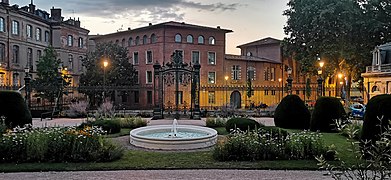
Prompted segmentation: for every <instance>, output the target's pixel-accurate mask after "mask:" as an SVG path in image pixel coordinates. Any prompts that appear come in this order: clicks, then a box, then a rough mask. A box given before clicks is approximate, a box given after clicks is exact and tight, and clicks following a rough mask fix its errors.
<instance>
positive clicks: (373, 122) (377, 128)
mask: <svg viewBox="0 0 391 180" xmlns="http://www.w3.org/2000/svg"><path fill="white" fill-rule="evenodd" d="M390 120H391V95H389V94H383V95H377V96H374V97H373V98H371V99H370V100H369V101H368V104H367V107H366V112H365V114H364V123H363V127H362V134H361V140H362V141H366V140H373V141H376V140H379V137H380V134H382V132H384V131H385V129H386V128H388V126H390V122H389V121H390Z"/></svg>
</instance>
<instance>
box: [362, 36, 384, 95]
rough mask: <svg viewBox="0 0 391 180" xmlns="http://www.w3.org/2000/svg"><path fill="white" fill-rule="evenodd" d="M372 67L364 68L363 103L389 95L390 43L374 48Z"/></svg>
mask: <svg viewBox="0 0 391 180" xmlns="http://www.w3.org/2000/svg"><path fill="white" fill-rule="evenodd" d="M372 53H373V58H372V65H371V66H367V67H366V71H365V73H362V74H361V76H362V77H363V78H364V87H365V89H364V90H365V92H364V102H368V100H369V99H370V98H372V97H373V96H376V95H379V94H390V93H391V43H386V44H383V45H380V46H376V47H375V49H374V50H373V52H372Z"/></svg>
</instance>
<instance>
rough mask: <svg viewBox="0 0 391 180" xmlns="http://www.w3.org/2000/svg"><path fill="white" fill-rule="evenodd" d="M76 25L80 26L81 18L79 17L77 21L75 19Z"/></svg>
mask: <svg viewBox="0 0 391 180" xmlns="http://www.w3.org/2000/svg"><path fill="white" fill-rule="evenodd" d="M75 26H76V27H80V20H79V18H77V21H75Z"/></svg>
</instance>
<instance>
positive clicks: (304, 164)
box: [0, 150, 317, 172]
mask: <svg viewBox="0 0 391 180" xmlns="http://www.w3.org/2000/svg"><path fill="white" fill-rule="evenodd" d="M212 168H213V169H297V170H303V169H310V170H316V169H317V166H316V162H315V161H288V160H284V161H256V162H249V161H242V162H219V161H216V160H214V159H213V158H212V152H211V151H205V152H146V151H139V150H137V151H136V150H130V151H127V152H126V153H125V155H124V156H123V157H122V158H121V159H120V160H118V161H114V162H109V163H23V164H1V165H0V172H29V171H81V170H123V169H212Z"/></svg>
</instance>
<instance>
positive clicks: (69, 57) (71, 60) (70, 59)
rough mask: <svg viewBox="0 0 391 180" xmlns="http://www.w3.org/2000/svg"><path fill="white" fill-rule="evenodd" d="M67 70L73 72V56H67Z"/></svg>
mask: <svg viewBox="0 0 391 180" xmlns="http://www.w3.org/2000/svg"><path fill="white" fill-rule="evenodd" d="M68 61H69V68H70V69H71V70H73V55H72V54H68Z"/></svg>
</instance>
